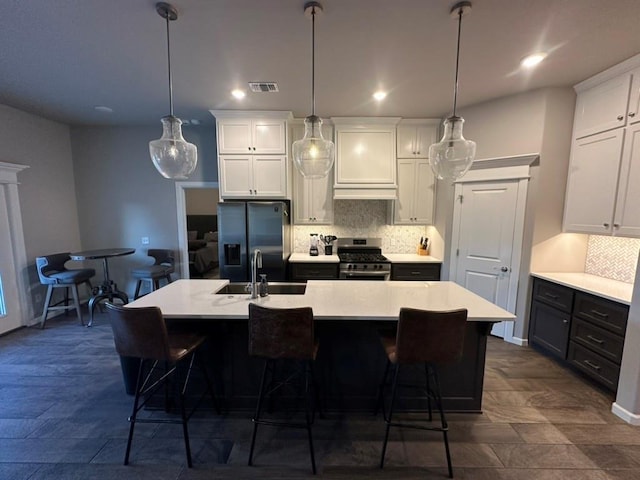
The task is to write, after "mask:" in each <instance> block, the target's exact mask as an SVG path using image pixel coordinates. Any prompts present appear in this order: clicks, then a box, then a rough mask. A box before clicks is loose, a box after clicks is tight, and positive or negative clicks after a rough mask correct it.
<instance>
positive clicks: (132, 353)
mask: <svg viewBox="0 0 640 480" xmlns="http://www.w3.org/2000/svg"><path fill="white" fill-rule="evenodd" d="M105 305H106V306H107V313H108V315H109V320H110V321H111V329H112V330H113V341H114V343H115V344H116V351H117V352H118V354H119V355H121V356H123V357H136V358H143V359H149V360H170V359H171V354H170V351H169V337H168V334H167V326H166V325H165V323H164V318H163V317H162V311H161V310H160V309H159V308H158V307H140V308H126V307H121V306H119V305H114V304H112V303H109V302H106V303H105Z"/></svg>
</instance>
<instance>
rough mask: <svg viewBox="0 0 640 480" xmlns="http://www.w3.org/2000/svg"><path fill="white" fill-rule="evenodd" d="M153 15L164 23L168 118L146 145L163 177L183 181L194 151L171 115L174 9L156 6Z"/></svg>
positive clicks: (192, 165) (192, 164) (193, 164)
mask: <svg viewBox="0 0 640 480" xmlns="http://www.w3.org/2000/svg"><path fill="white" fill-rule="evenodd" d="M156 12H158V15H160V16H161V17H162V18H164V19H165V20H166V21H167V60H168V66H169V115H167V116H166V117H162V120H161V121H162V137H161V138H159V139H158V140H152V141H150V142H149V153H150V154H151V160H153V164H154V165H155V167H156V169H157V170H158V172H160V174H161V175H162V176H163V177H165V178H172V179H184V178H187V177H188V176H189V175H190V174H192V173H193V171H194V170H195V168H196V163H198V149H197V148H196V146H195V145H194V144H193V143H189V142H187V141H186V140H185V139H184V137H183V136H182V128H181V125H182V121H181V120H180V119H179V118H178V117H176V116H174V115H173V83H172V78H171V46H170V45H171V44H170V42H169V22H170V21H173V20H177V19H178V10H176V8H175V7H174V6H173V5H171V4H169V3H165V2H158V3H156Z"/></svg>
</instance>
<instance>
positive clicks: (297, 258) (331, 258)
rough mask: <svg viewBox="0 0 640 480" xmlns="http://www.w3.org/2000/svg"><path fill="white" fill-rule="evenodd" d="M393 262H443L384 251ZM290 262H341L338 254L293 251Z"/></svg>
mask: <svg viewBox="0 0 640 480" xmlns="http://www.w3.org/2000/svg"><path fill="white" fill-rule="evenodd" d="M383 255H384V256H385V257H387V258H388V259H389V261H391V263H442V260H439V259H437V258H435V257H432V256H430V255H417V254H415V253H383ZM289 262H290V263H313V262H320V263H339V262H340V259H339V258H338V255H317V256H315V257H312V256H311V255H309V254H308V253H292V254H291V256H290V257H289Z"/></svg>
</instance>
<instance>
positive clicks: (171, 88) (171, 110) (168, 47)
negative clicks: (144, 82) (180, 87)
mask: <svg viewBox="0 0 640 480" xmlns="http://www.w3.org/2000/svg"><path fill="white" fill-rule="evenodd" d="M165 18H166V20H167V64H168V66H169V115H171V116H172V117H173V79H172V77H171V42H170V40H169V21H170V20H169V14H168V13H167V15H166V17H165Z"/></svg>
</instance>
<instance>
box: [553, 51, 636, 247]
mask: <svg viewBox="0 0 640 480" xmlns="http://www.w3.org/2000/svg"><path fill="white" fill-rule="evenodd" d="M575 88H576V91H577V92H578V98H577V101H576V114H575V120H574V140H573V144H572V146H571V161H570V164H569V175H568V179H567V191H566V198H565V208H564V223H563V227H564V230H565V231H567V232H579V233H593V234H600V235H608V234H613V235H622V236H631V237H640V122H639V120H638V117H639V113H640V111H639V108H640V55H636V57H633V58H631V59H629V60H627V61H625V62H623V63H621V64H619V65H616V66H614V67H612V68H611V69H609V70H607V71H605V72H602V73H600V74H598V75H596V76H595V77H592V78H590V79H587V80H585V81H584V82H582V83H580V84H579V85H576V87H575Z"/></svg>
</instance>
